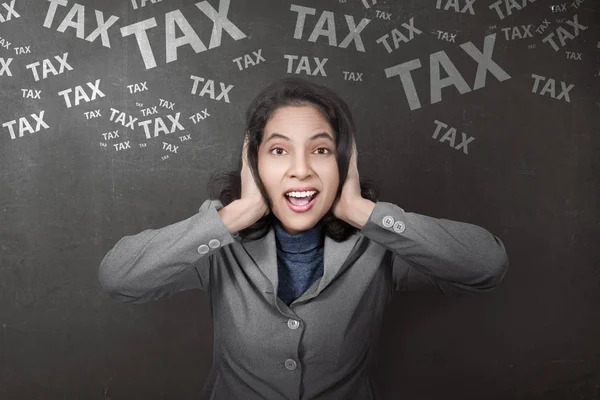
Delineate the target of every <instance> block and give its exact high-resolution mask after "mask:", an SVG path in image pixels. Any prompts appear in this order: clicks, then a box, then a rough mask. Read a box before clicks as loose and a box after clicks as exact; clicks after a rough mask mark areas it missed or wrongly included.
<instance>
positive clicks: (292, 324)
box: [288, 318, 300, 329]
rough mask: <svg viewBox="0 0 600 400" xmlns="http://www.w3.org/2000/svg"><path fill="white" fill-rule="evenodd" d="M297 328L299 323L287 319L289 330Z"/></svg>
mask: <svg viewBox="0 0 600 400" xmlns="http://www.w3.org/2000/svg"><path fill="white" fill-rule="evenodd" d="M299 326H300V322H298V321H296V320H295V319H291V318H290V319H288V327H289V328H290V329H298V327H299Z"/></svg>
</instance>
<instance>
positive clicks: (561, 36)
mask: <svg viewBox="0 0 600 400" xmlns="http://www.w3.org/2000/svg"><path fill="white" fill-rule="evenodd" d="M566 23H567V25H571V26H572V27H573V33H572V34H571V32H569V31H567V30H566V29H565V28H563V27H562V26H559V27H558V28H556V35H557V36H558V41H559V42H560V46H561V47H565V45H566V44H567V43H566V42H565V39H569V40H573V39H575V37H577V36H579V30H582V31H585V30H586V29H587V28H588V27H587V26H583V25H581V24H580V23H579V22H578V20H577V14H575V15H573V20H567V21H566ZM554 33H555V32H550V34H549V35H548V36H546V37H545V38H543V39H542V42H544V43H548V44H550V45H551V46H552V48H553V49H554V51H558V49H559V47H558V46H557V45H556V42H555V41H554V40H553V39H552V38H553V37H554Z"/></svg>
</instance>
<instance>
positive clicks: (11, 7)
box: [0, 0, 20, 23]
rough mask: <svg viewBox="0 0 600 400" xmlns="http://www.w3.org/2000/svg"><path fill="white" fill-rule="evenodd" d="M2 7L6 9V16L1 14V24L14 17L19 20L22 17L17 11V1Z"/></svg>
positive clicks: (3, 4) (13, 0)
mask: <svg viewBox="0 0 600 400" xmlns="http://www.w3.org/2000/svg"><path fill="white" fill-rule="evenodd" d="M2 7H4V8H5V9H6V15H2V13H1V12H0V23H3V22H6V21H10V20H11V19H12V17H13V16H14V17H15V18H19V17H20V15H19V14H18V13H17V12H16V11H15V0H12V1H11V2H10V4H7V3H2Z"/></svg>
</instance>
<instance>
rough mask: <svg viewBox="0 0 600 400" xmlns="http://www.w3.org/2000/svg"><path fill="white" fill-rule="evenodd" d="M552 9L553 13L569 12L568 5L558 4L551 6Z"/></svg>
mask: <svg viewBox="0 0 600 400" xmlns="http://www.w3.org/2000/svg"><path fill="white" fill-rule="evenodd" d="M550 9H551V10H552V12H553V13H555V12H562V11H567V3H562V4H556V5H553V6H550Z"/></svg>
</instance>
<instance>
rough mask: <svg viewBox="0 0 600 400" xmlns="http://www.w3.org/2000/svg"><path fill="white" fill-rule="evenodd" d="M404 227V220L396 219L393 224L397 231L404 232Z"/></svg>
mask: <svg viewBox="0 0 600 400" xmlns="http://www.w3.org/2000/svg"><path fill="white" fill-rule="evenodd" d="M405 229H406V226H405V225H404V222H402V221H396V223H395V224H394V230H395V231H396V232H398V233H402V232H404V230H405Z"/></svg>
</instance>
